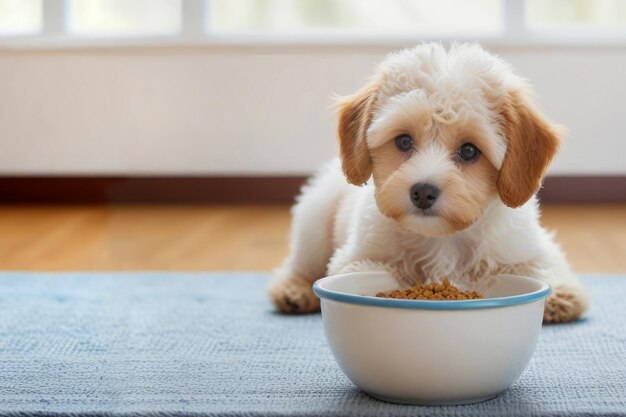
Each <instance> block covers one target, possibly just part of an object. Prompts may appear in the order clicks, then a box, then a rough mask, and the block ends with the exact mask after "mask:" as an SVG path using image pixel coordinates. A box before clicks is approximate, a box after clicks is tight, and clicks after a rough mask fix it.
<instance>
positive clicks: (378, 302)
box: [313, 277, 552, 310]
mask: <svg viewBox="0 0 626 417" xmlns="http://www.w3.org/2000/svg"><path fill="white" fill-rule="evenodd" d="M523 278H526V277H523ZM323 279H325V278H322V280H323ZM526 279H532V278H526ZM322 280H320V281H322ZM536 281H538V280H536ZM542 284H543V285H544V287H543V288H541V289H539V290H537V291H533V292H529V293H525V294H519V295H511V296H509V297H496V298H480V299H477V300H443V301H442V300H436V301H435V300H433V301H429V300H400V299H397V298H379V297H372V296H369V295H358V294H349V293H345V292H339V291H333V290H327V289H326V288H322V287H321V286H320V285H319V281H318V282H316V283H314V284H313V291H314V292H315V294H316V295H317V296H318V297H319V298H320V299H326V300H332V301H337V302H340V303H348V304H357V305H363V306H373V307H385V308H403V309H409V310H475V309H483V308H498V307H511V306H515V305H520V304H528V303H533V302H535V301H539V300H543V299H544V298H546V297H547V296H548V295H550V293H551V292H552V289H551V288H550V285H549V284H547V283H545V282H542Z"/></svg>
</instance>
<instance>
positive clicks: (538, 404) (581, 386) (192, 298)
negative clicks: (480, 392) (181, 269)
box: [0, 273, 626, 417]
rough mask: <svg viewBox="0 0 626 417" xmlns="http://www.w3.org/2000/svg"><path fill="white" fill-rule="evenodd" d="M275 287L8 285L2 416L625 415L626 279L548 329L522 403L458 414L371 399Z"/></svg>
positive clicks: (600, 289)
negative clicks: (282, 305) (275, 300)
mask: <svg viewBox="0 0 626 417" xmlns="http://www.w3.org/2000/svg"><path fill="white" fill-rule="evenodd" d="M266 283H267V275H265V274H254V273H238V274H208V273H207V274H183V273H180V274H178V273H110V274H104V273H98V274H92V273H74V274H68V273H63V274H37V273H33V274H30V273H2V274H0V415H25V416H26V415H83V414H89V415H119V416H121V415H140V414H142V415H173V414H174V415H202V416H205V415H206V416H256V415H259V416H261V415H272V416H376V417H381V416H480V417H489V416H493V417H503V416H530V415H532V416H624V415H626V277H617V276H614V277H608V276H594V277H585V283H586V285H587V286H588V287H589V289H590V291H591V293H592V309H591V311H590V312H589V314H588V316H587V317H586V318H585V319H584V320H582V321H580V322H577V323H574V324H567V325H551V326H544V328H543V330H542V334H541V338H540V341H539V345H538V347H537V351H536V353H535V355H534V357H533V359H532V362H531V363H530V365H529V367H528V369H527V370H526V371H525V373H524V374H523V376H522V377H521V379H520V380H519V381H518V382H517V383H516V384H515V385H514V386H513V387H512V388H511V389H510V390H508V391H507V392H506V393H504V394H502V395H500V396H499V397H497V398H496V399H493V400H491V401H487V402H484V403H480V404H474V405H466V406H447V407H419V406H400V405H393V404H387V403H384V402H380V401H377V400H374V399H372V398H370V397H368V396H367V395H366V394H364V393H362V392H361V391H359V390H358V389H357V388H356V387H354V386H353V385H352V384H351V383H350V382H349V381H348V380H347V379H346V377H345V376H344V375H343V374H342V373H341V371H340V370H339V368H338V367H337V365H336V364H335V362H334V360H333V357H332V355H331V353H330V351H329V349H328V347H327V345H326V341H325V340H324V335H323V330H322V323H321V320H320V316H319V315H307V316H298V317H284V316H280V315H278V314H275V313H273V312H272V308H271V306H270V304H269V302H268V301H267V299H266V296H265V291H264V288H265V285H266Z"/></svg>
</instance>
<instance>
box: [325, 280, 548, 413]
mask: <svg viewBox="0 0 626 417" xmlns="http://www.w3.org/2000/svg"><path fill="white" fill-rule="evenodd" d="M399 287H400V286H399V285H398V284H397V282H396V281H395V280H394V279H393V278H392V277H391V276H389V275H388V274H386V273H384V272H366V273H351V274H344V275H336V276H331V277H327V278H323V279H321V280H319V281H317V282H316V283H315V285H314V286H313V290H314V291H315V293H316V294H317V295H318V297H320V299H321V304H322V316H323V321H324V330H325V332H326V338H327V339H328V343H329V345H330V348H331V350H332V352H333V355H334V356H335V359H336V360H337V363H338V364H339V366H340V367H341V369H342V370H343V372H344V373H345V374H346V375H347V377H348V378H349V379H350V380H351V381H352V382H353V383H354V384H356V385H357V386H358V387H360V388H361V389H362V390H363V391H365V392H367V393H368V394H370V395H371V396H373V397H376V398H378V399H381V400H384V401H389V402H394V403H402V404H430V405H433V404H465V403H472V402H479V401H484V400H487V399H490V398H493V397H495V396H496V395H498V394H499V393H501V392H502V391H504V390H506V389H507V388H509V387H510V386H511V385H512V384H513V382H515V380H517V378H518V377H519V376H520V375H521V373H522V371H523V370H524V368H525V367H526V365H527V364H528V361H529V360H530V358H531V356H532V354H533V352H534V350H535V346H536V344H537V339H538V337H539V332H540V330H541V323H542V318H543V308H544V302H545V298H546V297H547V296H548V294H549V293H550V287H549V286H548V285H547V284H545V283H543V282H541V281H538V280H535V279H531V278H525V277H520V276H513V275H502V276H500V277H498V278H497V279H496V280H495V281H493V282H492V283H490V284H489V286H488V287H487V288H481V289H479V290H480V292H481V293H482V294H483V295H485V297H488V298H485V299H480V300H463V301H426V300H424V301H422V300H397V299H384V298H376V297H374V294H376V293H377V292H378V291H390V290H394V289H398V288H399Z"/></svg>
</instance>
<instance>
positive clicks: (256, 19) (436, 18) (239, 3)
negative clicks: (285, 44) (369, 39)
mask: <svg viewBox="0 0 626 417" xmlns="http://www.w3.org/2000/svg"><path fill="white" fill-rule="evenodd" d="M501 3H502V2H501V1H500V0H474V1H467V0H438V1H434V0H213V1H212V2H211V8H210V13H209V15H208V16H209V19H210V22H209V27H210V28H211V30H212V31H213V32H221V33H224V32H226V33H251V32H252V33H258V32H264V33H310V32H331V33H333V32H348V33H366V34H368V33H383V34H384V33H390V34H402V33H425V34H442V33H443V34H446V35H451V34H452V35H454V34H488V33H497V32H498V31H500V30H501V29H502V22H501V21H502V9H501Z"/></svg>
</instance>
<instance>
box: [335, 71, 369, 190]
mask: <svg viewBox="0 0 626 417" xmlns="http://www.w3.org/2000/svg"><path fill="white" fill-rule="evenodd" d="M378 90H379V84H378V83H377V82H371V83H370V84H368V85H366V86H365V87H363V88H362V89H361V90H359V91H357V92H356V93H355V94H353V95H351V96H348V97H345V98H342V99H341V100H339V102H338V103H337V117H338V119H339V120H338V126H337V136H338V137H339V148H340V153H341V165H342V168H343V172H344V174H345V175H346V178H347V180H348V182H349V183H350V184H354V185H363V184H364V183H365V182H367V180H368V179H369V178H370V176H371V175H372V161H371V159H370V154H369V149H368V147H367V129H368V128H369V125H370V123H371V121H372V112H373V109H374V103H375V102H376V97H377V95H378Z"/></svg>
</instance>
